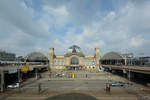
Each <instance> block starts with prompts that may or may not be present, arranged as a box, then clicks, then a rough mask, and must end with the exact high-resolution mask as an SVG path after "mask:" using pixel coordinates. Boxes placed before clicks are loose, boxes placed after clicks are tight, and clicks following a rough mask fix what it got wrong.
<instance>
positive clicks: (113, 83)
mask: <svg viewBox="0 0 150 100" xmlns="http://www.w3.org/2000/svg"><path fill="white" fill-rule="evenodd" d="M124 84H125V83H123V82H112V83H111V86H124Z"/></svg>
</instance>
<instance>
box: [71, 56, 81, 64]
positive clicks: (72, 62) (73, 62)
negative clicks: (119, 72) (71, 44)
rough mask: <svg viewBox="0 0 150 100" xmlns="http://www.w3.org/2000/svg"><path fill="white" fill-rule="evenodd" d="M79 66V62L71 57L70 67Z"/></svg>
mask: <svg viewBox="0 0 150 100" xmlns="http://www.w3.org/2000/svg"><path fill="white" fill-rule="evenodd" d="M78 64H79V60H78V58H76V57H72V58H71V65H78Z"/></svg>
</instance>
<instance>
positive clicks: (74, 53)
mask: <svg viewBox="0 0 150 100" xmlns="http://www.w3.org/2000/svg"><path fill="white" fill-rule="evenodd" d="M49 59H50V62H49V63H50V69H68V70H69V69H71V70H80V69H96V68H99V61H100V51H99V48H95V55H87V56H86V55H84V54H83V53H82V52H81V50H80V47H78V46H76V45H73V46H71V47H70V48H69V49H68V52H67V53H66V54H65V55H62V56H60V55H55V53H54V48H50V53H49Z"/></svg>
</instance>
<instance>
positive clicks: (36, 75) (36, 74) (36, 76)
mask: <svg viewBox="0 0 150 100" xmlns="http://www.w3.org/2000/svg"><path fill="white" fill-rule="evenodd" d="M35 78H36V80H38V69H37V68H36V69H35Z"/></svg>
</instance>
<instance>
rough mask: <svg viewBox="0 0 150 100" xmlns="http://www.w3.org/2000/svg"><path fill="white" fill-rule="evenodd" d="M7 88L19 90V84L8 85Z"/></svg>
mask: <svg viewBox="0 0 150 100" xmlns="http://www.w3.org/2000/svg"><path fill="white" fill-rule="evenodd" d="M7 88H19V83H14V84H12V85H8V86H7Z"/></svg>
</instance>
